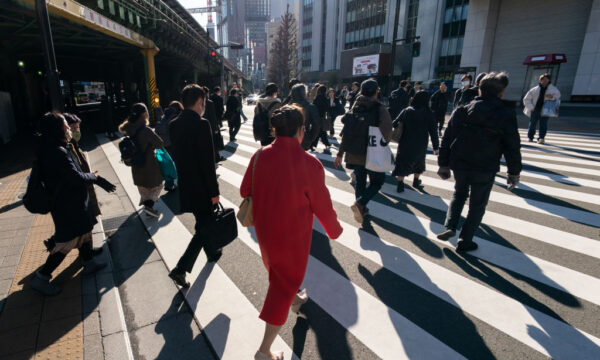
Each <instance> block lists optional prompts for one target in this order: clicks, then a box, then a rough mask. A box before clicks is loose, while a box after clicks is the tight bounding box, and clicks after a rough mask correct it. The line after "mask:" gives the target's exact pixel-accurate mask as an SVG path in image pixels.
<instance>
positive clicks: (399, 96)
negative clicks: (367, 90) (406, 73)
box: [389, 80, 410, 119]
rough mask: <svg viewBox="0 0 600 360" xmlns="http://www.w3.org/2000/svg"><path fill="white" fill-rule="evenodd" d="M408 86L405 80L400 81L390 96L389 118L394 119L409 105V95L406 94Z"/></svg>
mask: <svg viewBox="0 0 600 360" xmlns="http://www.w3.org/2000/svg"><path fill="white" fill-rule="evenodd" d="M408 84H409V82H408V81H407V80H402V81H400V84H399V85H398V88H397V89H396V90H394V91H392V93H391V94H390V108H389V111H390V116H391V118H392V119H395V118H397V117H398V115H400V112H401V111H402V110H404V109H406V107H408V104H409V103H410V95H409V94H408Z"/></svg>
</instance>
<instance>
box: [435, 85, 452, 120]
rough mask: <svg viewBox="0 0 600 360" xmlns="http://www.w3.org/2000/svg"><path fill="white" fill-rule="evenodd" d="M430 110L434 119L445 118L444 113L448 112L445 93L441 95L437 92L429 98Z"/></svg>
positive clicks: (446, 94)
mask: <svg viewBox="0 0 600 360" xmlns="http://www.w3.org/2000/svg"><path fill="white" fill-rule="evenodd" d="M431 110H432V111H433V114H434V115H435V117H436V118H440V117H444V116H446V111H447V110H448V93H447V92H445V93H443V92H441V91H440V90H438V91H436V92H435V93H434V94H433V95H432V96H431Z"/></svg>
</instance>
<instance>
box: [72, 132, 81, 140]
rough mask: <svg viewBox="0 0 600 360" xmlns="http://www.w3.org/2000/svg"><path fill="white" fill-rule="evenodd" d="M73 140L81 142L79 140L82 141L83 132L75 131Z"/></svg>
mask: <svg viewBox="0 0 600 360" xmlns="http://www.w3.org/2000/svg"><path fill="white" fill-rule="evenodd" d="M72 136H73V140H75V141H77V142H79V140H81V131H80V130H76V131H73V135H72Z"/></svg>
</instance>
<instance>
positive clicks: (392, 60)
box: [387, 0, 400, 92]
mask: <svg viewBox="0 0 600 360" xmlns="http://www.w3.org/2000/svg"><path fill="white" fill-rule="evenodd" d="M399 20H400V0H398V1H396V14H395V16H394V33H393V35H392V59H391V61H390V62H391V64H392V69H391V70H390V77H389V79H388V85H387V91H388V92H390V91H391V90H392V80H393V78H394V70H395V68H396V38H397V37H398V21H399Z"/></svg>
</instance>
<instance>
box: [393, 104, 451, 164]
mask: <svg viewBox="0 0 600 360" xmlns="http://www.w3.org/2000/svg"><path fill="white" fill-rule="evenodd" d="M399 123H402V125H403V127H404V128H403V130H402V137H401V138H400V141H399V142H398V153H397V154H396V168H395V169H394V172H393V174H392V175H394V176H407V175H409V174H414V173H417V174H420V173H422V172H424V171H425V156H426V155H427V145H428V144H429V139H431V144H432V146H433V149H434V150H437V149H438V148H439V138H438V135H437V125H436V122H435V119H434V117H433V113H432V112H431V110H429V109H427V108H419V109H415V108H413V107H412V106H410V107H407V108H406V109H404V110H402V112H401V113H400V115H398V117H397V118H396V120H394V127H397V126H398V125H399Z"/></svg>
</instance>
